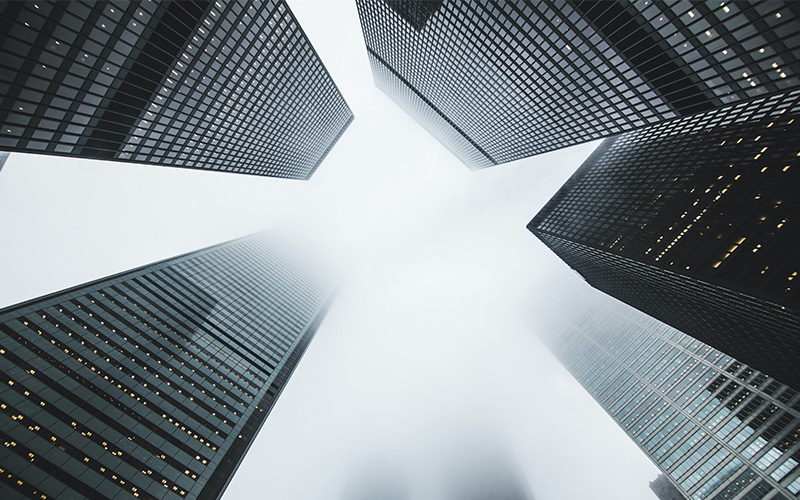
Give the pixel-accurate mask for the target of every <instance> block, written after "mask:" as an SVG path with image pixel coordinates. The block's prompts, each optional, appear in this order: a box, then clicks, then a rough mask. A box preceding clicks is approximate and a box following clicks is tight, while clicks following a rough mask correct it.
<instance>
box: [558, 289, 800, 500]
mask: <svg viewBox="0 0 800 500" xmlns="http://www.w3.org/2000/svg"><path fill="white" fill-rule="evenodd" d="M544 340H545V343H546V344H547V345H548V347H549V348H550V349H551V350H552V351H553V353H554V354H555V355H556V357H557V358H558V359H559V360H560V361H561V363H562V364H563V365H564V366H565V367H566V368H567V369H568V370H569V371H570V373H572V375H573V376H574V377H575V378H576V379H577V380H578V381H579V382H580V383H581V385H583V386H584V388H585V389H586V390H587V391H589V393H590V394H591V395H592V397H593V398H594V399H595V400H596V401H597V402H598V403H599V404H600V405H601V406H602V407H603V408H604V409H605V410H606V411H607V412H608V413H609V414H610V415H611V416H612V418H614V420H615V421H616V422H617V423H618V424H619V425H620V427H622V428H623V430H625V432H626V433H627V434H628V435H629V436H630V437H631V438H632V439H633V440H634V441H635V442H636V443H637V445H638V446H639V447H640V448H641V449H642V450H643V451H644V452H645V453H646V454H647V455H648V456H649V457H650V458H651V459H652V460H653V462H654V463H655V464H656V465H657V466H658V467H659V468H660V469H662V471H664V473H665V475H666V476H668V477H669V479H670V481H671V482H672V483H673V484H674V485H675V486H676V487H678V489H679V490H680V491H681V492H682V493H683V494H684V495H685V496H686V497H687V498H691V499H692V500H701V499H704V498H713V499H714V500H723V499H725V500H739V499H745V498H759V499H761V498H781V499H783V498H784V497H782V496H780V495H785V498H793V497H794V494H795V493H796V492H795V491H792V487H791V485H792V484H793V483H795V482H797V478H798V477H800V467H798V461H797V458H798V453H799V452H800V444H798V440H800V411H799V410H798V409H799V408H800V400H799V399H798V397H797V396H798V394H797V392H796V391H793V390H792V389H790V388H789V387H787V386H785V385H783V384H780V383H778V382H776V381H774V380H771V379H770V378H769V377H767V376H766V375H764V374H762V373H760V372H758V371H756V370H754V369H753V368H751V367H749V366H747V365H745V364H743V363H741V362H739V361H736V360H735V359H733V358H731V357H730V356H728V355H725V354H724V353H722V352H720V351H718V350H716V349H714V348H712V347H711V346H708V345H706V344H703V343H702V342H700V341H698V340H696V339H693V338H692V337H689V336H688V335H685V334H683V333H681V332H680V331H678V330H675V329H674V328H671V327H669V326H668V325H666V324H664V323H661V322H660V321H658V320H655V319H653V318H650V317H648V316H645V315H644V314H642V313H640V312H638V311H635V310H633V309H631V308H629V307H627V306H625V305H623V304H615V305H607V304H604V307H602V308H601V307H595V308H594V309H591V310H589V311H587V312H586V313H584V314H582V315H580V316H576V317H575V318H573V320H572V321H568V322H565V323H564V324H563V325H562V327H561V328H560V329H557V330H556V331H554V332H553V333H552V334H550V335H545V338H544ZM773 385H774V387H776V388H777V390H778V391H785V390H788V391H790V393H791V397H790V398H786V399H785V401H781V400H779V399H777V398H776V397H775V393H773V394H769V393H768V392H767V388H768V387H770V386H773ZM759 488H760V489H761V490H763V493H764V494H762V495H761V496H753V494H754V493H755V492H757V491H759ZM790 492H791V493H790Z"/></svg>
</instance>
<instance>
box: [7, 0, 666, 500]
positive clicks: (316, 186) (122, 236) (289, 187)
mask: <svg viewBox="0 0 800 500" xmlns="http://www.w3.org/2000/svg"><path fill="white" fill-rule="evenodd" d="M289 5H290V7H291V8H292V9H293V11H294V13H295V15H296V16H297V18H298V19H299V21H300V24H301V25H302V26H303V28H304V30H305V32H306V34H307V35H308V36H309V38H310V39H311V42H312V43H313V45H314V47H315V48H316V49H317V51H318V53H319V54H320V56H321V58H322V60H323V62H324V63H325V65H326V67H327V68H328V70H329V71H330V73H331V75H332V76H333V78H334V80H335V81H336V82H337V84H338V85H339V88H340V90H341V91H342V93H343V94H344V96H345V98H346V99H347V101H348V103H349V104H350V106H351V108H352V109H353V112H354V114H355V116H356V119H355V121H354V122H353V124H352V125H351V126H350V128H349V130H348V131H347V132H346V133H345V134H344V136H343V137H342V139H341V140H340V141H339V143H338V144H337V145H336V146H335V147H334V148H333V150H332V152H331V153H330V155H329V156H328V158H327V159H326V160H325V162H323V164H322V166H321V167H320V168H319V170H318V171H317V173H316V174H315V175H314V177H313V178H312V180H311V181H308V182H302V181H290V180H281V179H273V178H266V177H253V176H242V175H235V174H224V173H214V172H204V171H193V170H184V169H176V168H165V167H153V166H145V165H133V164H123V163H111V162H101V161H89V160H72V159H64V158H55V157H45V156H33V155H22V154H13V155H11V156H10V157H9V159H8V161H7V163H6V165H5V167H4V168H3V170H2V171H0V234H2V238H3V245H1V246H0V307H4V306H7V305H11V304H14V303H17V302H20V301H23V300H27V299H30V298H34V297H37V296H40V295H42V294H46V293H50V292H53V291H57V290H60V289H62V288H65V287H69V286H73V285H76V284H79V283H83V282H86V281H89V280H92V279H96V278H100V277H103V276H106V275H109V274H112V273H116V272H120V271H124V270H126V269H130V268H132V267H135V266H139V265H144V264H147V263H149V262H153V261H155V260H160V259H163V258H166V257H170V256H173V255H176V254H180V253H184V252H188V251H191V250H195V249H197V248H201V247H204V246H208V245H211V244H215V243H219V242H222V241H225V240H228V239H231V238H235V237H239V236H243V235H246V234H251V233H254V232H257V231H260V230H263V229H267V228H271V227H284V228H291V229H293V230H295V231H297V232H298V233H299V234H302V235H303V236H304V237H305V238H307V239H308V240H309V241H313V242H314V244H315V245H316V246H317V248H318V249H319V250H320V252H322V253H326V254H329V255H332V256H335V257H336V259H337V260H338V261H340V262H343V263H344V264H346V265H347V268H348V269H349V274H348V276H349V279H348V280H347V281H346V284H345V286H344V288H343V289H342V291H341V293H340V295H339V297H338V299H337V302H336V304H335V305H334V307H333V308H332V309H331V311H330V313H329V315H328V318H327V319H326V321H325V322H324V323H323V326H322V327H321V328H320V330H319V333H318V334H317V337H316V339H315V340H314V342H312V344H311V346H310V347H309V349H308V351H307V353H306V355H305V357H304V358H303V360H302V362H301V363H300V366H299V367H298V368H297V370H296V371H295V374H294V376H293V377H292V379H291V380H290V383H289V384H288V386H287V388H286V389H285V390H284V392H283V395H282V396H281V398H280V400H279V401H278V403H277V405H276V407H275V408H274V410H273V412H272V414H271V415H270V417H269V418H268V420H267V422H266V424H265V425H264V427H263V429H262V431H261V434H260V435H259V437H258V438H257V440H256V441H255V443H254V445H253V447H252V448H251V450H250V452H249V454H248V456H247V457H246V459H245V461H244V463H243V465H242V466H241V468H240V469H239V472H238V473H237V475H236V476H235V478H234V480H233V481H232V483H231V485H230V487H229V489H228V491H227V492H226V495H225V498H226V499H238V498H263V499H271V500H272V499H275V500H298V499H299V500H305V499H307V500H327V499H332V500H336V499H340V498H342V491H343V489H344V487H345V483H346V482H347V481H349V480H351V479H352V478H353V477H354V475H355V476H357V473H358V465H357V464H359V463H363V460H364V459H365V457H377V456H382V457H386V458H387V460H389V461H391V462H392V463H397V464H400V465H398V467H399V468H401V469H404V470H403V471H401V474H405V475H407V476H408V477H409V478H410V481H411V483H412V484H411V487H412V492H413V494H414V495H413V496H412V498H414V499H418V500H428V499H431V500H435V499H438V498H442V497H441V491H440V486H441V485H440V484H438V483H437V480H438V477H439V470H440V467H441V465H442V460H443V459H442V457H443V456H446V455H447V448H448V446H449V445H448V444H447V443H448V442H452V441H453V440H461V441H463V440H469V437H468V436H470V435H471V434H474V433H477V432H478V431H477V430H476V429H484V430H485V431H486V432H488V433H490V434H492V435H494V436H499V437H500V439H501V440H502V441H503V443H504V444H503V446H504V447H506V449H507V450H508V452H509V455H510V456H513V457H514V458H515V459H516V460H517V461H518V462H519V466H520V470H521V471H522V473H523V474H524V475H525V476H526V478H527V481H528V482H529V484H530V487H531V490H532V491H533V493H534V495H535V496H536V499H537V500H571V499H576V500H578V499H585V498H592V499H595V500H603V499H608V500H611V499H613V500H641V499H649V498H655V497H654V495H653V494H652V493H651V492H650V490H649V488H648V482H649V481H651V480H653V479H654V478H655V477H656V476H657V474H658V470H657V469H656V468H655V466H653V465H652V464H651V463H650V461H649V460H648V459H647V458H646V457H645V455H644V454H643V453H642V452H640V451H639V449H638V448H637V447H636V446H635V445H634V444H633V442H632V441H631V440H630V439H629V438H628V437H627V436H626V435H625V434H624V433H623V432H622V431H621V430H620V429H619V428H618V427H617V426H616V424H614V423H613V421H612V420H611V418H610V417H608V416H607V415H606V414H605V413H604V411H603V410H602V409H601V408H600V407H599V406H598V405H597V404H596V403H595V402H594V401H593V400H592V399H591V397H590V396H589V395H588V394H587V393H586V392H585V391H584V390H583V388H582V387H581V386H580V385H579V384H577V383H576V382H575V381H574V380H573V379H572V377H571V376H570V375H569V374H568V373H567V372H566V371H565V370H564V369H563V368H562V367H561V365H560V364H559V363H558V362H557V361H556V360H555V359H554V358H553V357H552V356H551V355H550V353H549V352H548V351H547V350H545V349H544V348H543V347H542V345H541V344H540V343H539V342H538V340H536V338H535V334H534V332H533V331H532V327H533V328H535V326H536V325H537V324H538V322H537V321H535V319H536V318H534V319H533V320H532V319H531V316H532V314H531V313H530V311H533V310H535V309H536V306H535V303H536V302H537V300H538V299H539V298H544V297H551V298H552V296H553V295H558V294H561V295H562V296H563V297H564V299H563V303H564V304H568V303H569V302H570V301H572V300H574V298H575V297H577V296H579V295H586V296H589V297H591V296H593V295H595V294H597V292H595V291H593V290H590V289H589V287H588V286H587V285H585V284H584V283H583V282H582V281H581V280H580V279H579V278H578V277H577V276H576V275H575V274H574V273H572V271H570V270H569V269H568V268H567V267H566V266H565V265H564V264H563V263H562V262H561V261H560V260H559V259H558V258H557V257H555V255H553V254H552V253H551V252H550V251H549V250H548V249H547V248H546V247H545V246H544V245H542V244H541V243H540V242H539V241H538V240H537V239H536V238H535V237H534V236H533V235H531V234H530V233H529V232H528V231H527V229H526V228H525V225H526V224H527V222H528V221H529V220H530V219H531V218H532V217H533V216H534V215H535V214H536V212H537V211H538V210H539V209H540V208H541V206H542V205H543V204H544V203H545V202H546V201H547V200H548V199H549V198H550V197H551V196H552V195H553V194H554V193H555V191H556V190H557V189H558V188H559V187H560V186H561V184H563V182H564V181H565V180H566V179H567V178H568V177H569V176H570V175H571V174H572V172H573V171H574V170H575V169H576V168H577V167H578V166H579V165H580V163H581V162H582V161H583V160H584V159H585V158H586V156H588V155H589V153H591V151H592V150H593V149H594V147H596V145H597V143H590V144H586V145H581V146H577V147H574V148H570V149H565V150H561V151H557V152H554V153H550V154H545V155H540V156H537V157H535V158H531V159H528V160H523V161H519V162H515V163H512V164H507V165H502V166H498V167H493V168H490V169H486V170H483V171H478V172H471V171H470V170H469V169H468V168H467V167H465V166H464V165H463V164H461V163H460V162H459V161H458V160H456V159H455V158H454V157H453V156H452V155H451V154H450V153H449V152H448V151H447V150H445V149H444V148H443V147H442V146H441V145H439V143H438V142H436V141H435V140H434V139H433V138H432V137H430V136H429V135H428V134H427V132H425V130H424V129H422V127H420V126H419V125H417V124H416V123H415V122H414V121H413V120H412V119H411V118H409V117H408V116H407V115H406V114H405V113H404V112H403V111H402V110H400V109H399V108H398V107H397V106H396V105H395V104H394V103H393V102H392V101H390V100H389V99H388V98H387V97H386V96H384V95H383V94H382V93H381V92H380V91H378V90H377V89H376V88H375V86H374V84H373V80H372V75H371V73H370V69H369V64H368V62H367V57H366V52H365V49H364V44H363V39H362V36H361V29H360V26H359V24H358V16H357V14H356V8H355V4H354V2H352V0H341V1H331V0H326V1H323V0H305V1H299V0H298V1H290V3H289ZM520 311H522V314H520ZM481 432H483V431H481ZM454 436H455V437H454Z"/></svg>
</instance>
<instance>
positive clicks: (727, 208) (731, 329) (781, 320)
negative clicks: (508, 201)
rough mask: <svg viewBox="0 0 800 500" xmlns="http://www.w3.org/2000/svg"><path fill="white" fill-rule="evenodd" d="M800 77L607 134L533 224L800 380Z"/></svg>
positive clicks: (675, 320) (570, 259)
mask: <svg viewBox="0 0 800 500" xmlns="http://www.w3.org/2000/svg"><path fill="white" fill-rule="evenodd" d="M798 117H800V91H797V90H795V91H791V92H788V93H785V94H776V95H772V96H768V97H761V98H756V99H752V100H749V101H746V102H742V103H739V104H735V105H732V106H728V107H725V108H721V109H717V110H712V111H707V112H704V113H700V114H697V115H694V116H691V117H686V118H680V119H676V120H671V121H668V122H664V123H660V124H657V125H652V126H650V127H646V128H643V129H639V130H635V131H632V132H628V133H625V134H621V135H619V136H616V137H613V138H610V139H606V140H605V141H604V142H603V143H602V144H601V145H600V147H599V148H598V149H597V150H596V151H595V152H594V153H593V154H592V155H591V156H590V157H589V158H588V159H587V160H586V162H584V164H583V165H581V167H580V168H579V169H578V170H577V171H576V172H575V174H574V175H573V176H572V177H571V178H570V179H569V180H568V181H567V182H566V183H565V184H564V186H563V187H562V188H561V189H560V190H559V191H558V192H557V193H556V194H555V196H553V198H552V199H551V200H550V201H549V202H548V203H547V204H546V205H545V206H544V208H542V210H541V211H540V212H539V213H538V214H537V215H536V216H535V218H534V219H533V220H532V221H531V222H530V224H528V228H529V229H530V230H531V231H532V232H533V233H534V234H535V235H536V236H537V237H538V238H539V239H541V240H542V241H543V242H544V243H545V244H546V245H547V246H548V247H549V248H550V249H552V250H553V251H554V252H555V253H556V254H557V255H558V256H559V257H561V258H562V259H563V260H564V262H566V263H567V264H568V265H569V266H570V267H571V268H573V269H574V270H576V271H577V272H578V273H580V274H581V275H582V276H583V277H584V279H585V280H586V281H587V282H588V283H589V284H591V285H592V286H594V287H595V288H598V289H600V290H602V291H604V292H606V293H608V294H610V295H612V296H614V297H616V298H618V299H620V300H622V301H623V302H626V303H628V304H630V305H632V306H634V307H636V308H637V309H639V310H641V311H643V312H645V313H647V314H649V315H651V316H653V317H656V318H658V319H660V320H661V321H664V322H665V323H668V324H670V325H671V326H673V327H675V328H678V329H679V330H681V331H682V332H684V333H687V334H689V335H691V336H693V337H695V338H697V339H698V340H701V341H702V342H705V343H707V344H709V345H711V346H713V347H715V348H717V349H719V350H721V351H723V352H725V353H726V354H730V355H731V356H734V357H735V358H736V359H738V360H740V361H742V362H745V363H747V364H748V365H750V366H752V367H753V368H755V369H758V370H761V371H762V372H764V373H768V374H770V375H771V376H773V377H776V378H777V379H779V380H781V381H782V382H784V383H787V384H789V385H790V386H792V387H795V388H800V370H799V369H798V360H800V309H798V308H797V304H798V300H799V299H800V293H798V287H797V286H796V283H797V282H796V281H795V280H796V279H797V275H798V274H797V273H798V272H800V266H798V260H797V256H796V254H797V249H798V248H800V227H798V220H797V216H798V214H800V199H799V198H798V197H797V187H798V186H800V157H798V156H797V144H800V120H798Z"/></svg>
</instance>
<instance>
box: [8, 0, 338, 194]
mask: <svg viewBox="0 0 800 500" xmlns="http://www.w3.org/2000/svg"><path fill="white" fill-rule="evenodd" d="M0 33H1V34H2V35H0V95H2V99H0V123H1V124H2V128H0V150H6V151H21V152H28V153H45V154H51V155H66V156H77V157H82V158H96V159H105V160H119V161H130V162H137V163H151V164H158V165H167V166H175V167H186V168H200V169H208V170H219V171H225V172H236V173H245V174H253V175H268V176H275V177H287V178H294V179H308V178H309V177H310V176H311V175H312V174H313V173H314V171H315V169H316V168H317V167H318V166H319V164H320V162H322V160H323V159H324V158H325V156H326V155H327V154H328V152H329V151H330V149H331V148H332V147H333V145H334V143H336V141H337V140H338V139H339V137H340V136H341V134H342V133H343V132H344V130H345V129H346V128H347V126H348V125H349V124H350V122H351V121H352V119H353V115H352V113H351V112H350V108H349V107H348V106H347V103H345V101H344V98H343V97H342V95H341V93H340V92H339V90H338V89H337V88H336V85H335V84H334V83H333V81H332V80H331V77H330V75H329V74H328V72H327V70H326V69H325V67H324V66H323V65H322V62H321V61H320V59H319V57H318V56H317V54H316V52H315V51H314V48H313V47H312V46H311V43H310V42H309V40H308V38H307V37H306V36H305V34H304V33H303V30H302V29H301V28H300V26H299V25H298V23H297V20H296V19H295V17H294V15H293V14H292V12H291V11H290V10H289V8H288V6H287V5H286V2H285V1H283V0H268V1H264V2H256V3H253V2H242V1H237V0H216V1H213V2H212V1H210V0H187V1H167V2H127V1H109V2H88V1H73V2H56V1H48V0H41V1H37V2H2V3H0Z"/></svg>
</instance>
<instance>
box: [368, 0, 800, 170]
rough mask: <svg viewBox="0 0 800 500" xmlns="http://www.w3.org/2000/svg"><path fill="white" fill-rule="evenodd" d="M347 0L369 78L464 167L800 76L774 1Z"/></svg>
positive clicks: (778, 86) (785, 10) (782, 6)
mask: <svg viewBox="0 0 800 500" xmlns="http://www.w3.org/2000/svg"><path fill="white" fill-rule="evenodd" d="M356 3H357V6H358V11H359V15H360V18H361V25H362V29H363V31H364V40H365V43H366V47H367V52H368V53H370V54H371V55H372V56H373V57H372V58H371V62H372V67H373V72H374V73H375V79H376V82H377V83H378V86H379V87H381V88H382V89H384V90H385V91H386V92H387V93H388V94H389V95H390V96H392V97H393V98H394V99H395V100H396V101H398V102H399V103H400V104H401V105H403V106H407V107H408V108H409V112H410V113H411V114H412V115H413V116H414V117H415V118H416V119H417V120H419V121H421V122H422V123H423V125H424V126H425V127H426V128H428V129H429V130H431V131H432V132H433V133H434V134H435V135H437V136H438V135H442V139H441V140H442V142H443V143H445V145H447V146H448V147H450V148H451V149H453V142H454V136H461V137H462V139H461V141H459V142H467V143H470V144H474V145H477V146H478V149H479V150H480V151H482V152H483V153H484V154H482V155H477V156H471V155H463V154H462V155H459V157H460V158H461V159H462V160H463V161H464V162H465V163H467V165H468V166H470V167H471V168H483V167H485V166H487V163H488V162H492V163H494V164H496V163H505V162H508V161H513V160H517V159H520V158H524V157H527V156H531V155H534V154H539V153H543V152H546V151H551V150H554V149H558V148H562V147H565V146H570V145H574V144H578V143H581V142H586V141H590V140H594V139H598V138H601V137H607V136H609V135H614V134H618V133H621V132H624V131H628V130H632V129H634V128H638V127H641V126H644V125H647V124H652V123H656V122H659V121H662V120H666V119H671V118H676V117H680V116H687V115H690V114H693V113H696V112H700V111H705V110H709V109H713V108H717V107H721V106H723V105H726V104H730V103H734V102H739V101H741V100H747V99H751V98H753V97H757V96H761V95H765V94H770V93H776V92H780V91H784V90H786V89H790V88H793V87H795V86H797V85H800V79H798V71H800V68H798V63H797V58H796V57H795V56H794V53H795V52H796V51H797V49H798V48H799V47H800V38H798V37H797V36H795V35H796V33H797V32H798V20H797V17H796V14H795V12H794V10H793V9H792V7H791V6H790V5H788V4H787V3H786V2H781V1H775V2H765V3H764V5H762V6H751V4H748V3H737V4H736V5H733V4H729V3H722V4H721V5H720V4H713V5H712V4H711V3H704V4H701V5H695V3H692V2H686V1H680V0H670V1H655V2H653V1H649V0H636V1H633V2H629V1H614V2H599V3H598V2H587V1H579V0H575V1H572V0H570V1H564V0H560V1H556V2H553V1H543V0H540V1H536V0H534V1H522V0H517V1H507V2H498V1H486V2H456V1H452V0H444V1H438V2H431V4H432V5H435V8H434V7H430V8H428V9H426V11H425V12H424V13H422V12H420V11H419V10H418V9H415V8H414V2H409V1H402V0H395V1H385V0H358V1H357V2H356ZM386 68H390V69H389V73H391V74H392V76H390V78H391V77H393V78H395V79H396V80H397V81H396V82H395V83H394V84H387V83H386V81H385V79H386V78H387V70H386ZM398 89H400V92H402V93H403V96H402V98H399V99H398V98H397V93H398ZM409 101H413V102H409ZM441 117H444V118H445V120H442V119H441ZM458 153H459V150H457V149H456V154H458Z"/></svg>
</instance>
